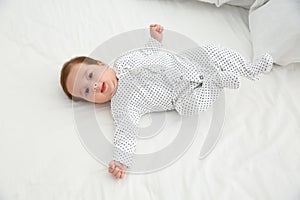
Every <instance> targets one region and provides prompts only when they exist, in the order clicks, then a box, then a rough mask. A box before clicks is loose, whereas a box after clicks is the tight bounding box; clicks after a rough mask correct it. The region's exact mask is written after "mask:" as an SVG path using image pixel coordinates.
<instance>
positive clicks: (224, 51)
mask: <svg viewBox="0 0 300 200" xmlns="http://www.w3.org/2000/svg"><path fill="white" fill-rule="evenodd" d="M204 48H205V49H206V51H207V52H208V54H209V55H210V57H211V58H212V62H214V64H215V66H216V67H217V68H219V69H220V70H221V71H229V72H233V73H235V74H237V75H240V76H244V77H246V78H249V79H252V80H253V79H254V80H255V79H258V76H259V75H260V74H261V73H264V72H268V71H270V70H271V68H272V66H273V59H272V56H271V55H269V54H268V53H266V54H264V55H263V56H262V57H261V58H260V59H259V60H257V61H256V62H255V63H251V62H249V61H248V60H247V59H245V58H244V57H243V56H242V55H241V54H239V53H238V52H235V51H233V50H232V49H230V48H226V47H223V46H220V45H206V46H204Z"/></svg>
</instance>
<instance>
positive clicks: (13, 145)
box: [0, 0, 300, 200]
mask: <svg viewBox="0 0 300 200" xmlns="http://www.w3.org/2000/svg"><path fill="white" fill-rule="evenodd" d="M247 17H248V11H247V10H245V9H243V8H238V7H231V6H227V5H224V6H222V7H220V8H216V7H214V6H213V5H209V4H204V3H201V2H197V1H171V0H167V1H156V0H155V1H147V0H143V1H142V0H127V1H122V0H102V1H84V2H83V1H79V0H76V1H58V0H56V1H47V0H46V1H42V2H41V1H37V0H30V1H26V2H25V1H1V2H0V24H1V29H0V30H1V31H0V44H1V47H0V54H1V58H2V59H1V67H0V74H1V79H0V83H1V104H0V109H1V115H0V158H1V164H0V199H1V200H2V199H3V200H11V199H26V200H27V199H30V200H35V199H36V200H41V199H42V200H46V199H63V200H66V199H72V200H74V199H145V200H146V199H243V200H247V199H249V200H250V199H255V200H259V199H261V200H266V199H272V200H283V199H284V200H298V199H300V192H299V191H300V174H299V171H300V160H299V156H300V147H299V142H300V136H299V132H300V125H299V119H300V104H299V103H298V102H299V100H300V90H299V88H298V87H299V85H300V79H299V77H300V66H297V65H296V64H294V65H290V66H288V67H285V68H281V67H278V66H275V67H274V69H273V70H272V71H271V72H270V73H269V74H268V75H267V76H263V77H262V78H261V80H259V81H257V82H252V81H248V80H246V79H243V82H242V87H241V88H240V89H239V90H235V91H233V90H226V118H225V123H224V127H223V136H222V138H221V139H220V141H219V142H218V144H217V146H216V148H215V149H214V151H213V152H212V153H211V154H210V155H209V156H208V157H206V158H205V159H203V160H199V159H198V156H199V151H200V146H201V144H202V142H203V139H204V136H205V129H203V130H204V131H202V132H199V137H197V139H196V140H195V142H194V143H193V144H192V146H191V147H190V149H189V150H188V151H187V152H186V153H185V154H184V156H183V157H182V158H181V159H179V160H178V161H177V162H175V163H174V164H173V165H171V166H170V167H167V168H165V169H163V170H160V171H158V172H155V173H149V174H142V175H133V174H129V175H127V176H126V178H125V179H123V180H116V179H114V178H113V177H112V176H111V175H110V174H109V173H108V172H107V167H106V166H103V165H102V164H100V163H99V162H97V161H96V160H95V159H94V158H93V157H92V156H91V155H90V154H89V153H88V152H87V151H86V150H85V148H84V147H83V145H82V144H81V142H80V139H79V138H78V136H77V133H76V124H75V123H74V119H73V109H72V104H71V102H70V101H69V100H68V99H67V98H66V96H65V95H64V94H63V92H62V89H61V87H60V85H59V73H60V69H61V65H62V64H63V63H64V62H65V61H66V60H68V59H70V58H71V57H73V56H78V55H89V54H90V53H91V52H92V51H93V50H94V49H95V48H96V47H97V46H98V45H100V44H101V43H102V42H104V41H106V40H108V39H109V38H110V37H112V36H115V35H117V34H120V33H122V32H125V31H129V30H133V29H138V28H145V27H147V26H148V25H149V24H150V23H159V24H162V25H164V27H165V28H166V29H170V30H173V31H177V32H179V33H182V34H184V35H186V36H188V37H190V38H192V39H193V40H194V41H196V42H198V43H199V44H203V43H208V42H212V43H219V44H222V45H224V46H227V47H230V48H232V49H235V50H236V51H239V52H240V53H241V54H242V55H244V56H245V57H247V58H248V59H252V43H251V39H250V33H249V29H248V22H247ZM207 114H209V113H207ZM106 115H107V117H109V114H108V113H106ZM100 117H101V116H100ZM100 119H108V118H100ZM205 119H208V118H205ZM108 121H109V120H108ZM204 122H205V121H204ZM108 126H109V124H108ZM170 126H171V125H170ZM107 128H111V129H113V127H112V126H109V127H107ZM169 134H171V133H169ZM108 137H112V135H111V136H108ZM170 137H171V135H170ZM162 138H163V140H162V141H160V143H161V144H163V143H164V142H165V143H164V144H167V143H168V142H169V139H170V138H167V137H162ZM150 150H155V149H150Z"/></svg>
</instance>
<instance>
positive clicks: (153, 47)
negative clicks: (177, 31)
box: [140, 37, 163, 56]
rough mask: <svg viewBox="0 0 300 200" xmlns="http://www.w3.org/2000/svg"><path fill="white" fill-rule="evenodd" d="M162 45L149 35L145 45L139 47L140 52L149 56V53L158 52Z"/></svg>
mask: <svg viewBox="0 0 300 200" xmlns="http://www.w3.org/2000/svg"><path fill="white" fill-rule="evenodd" d="M162 46H163V45H162V43H160V42H159V41H157V40H156V39H154V38H153V37H150V38H149V40H148V42H147V43H146V44H145V46H144V47H143V48H141V49H140V52H141V53H142V54H144V55H145V56H149V55H151V54H154V53H157V52H159V50H160V49H161V48H162Z"/></svg>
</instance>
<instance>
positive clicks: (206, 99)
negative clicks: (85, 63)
mask: <svg viewBox="0 0 300 200" xmlns="http://www.w3.org/2000/svg"><path fill="white" fill-rule="evenodd" d="M272 65H273V60H272V57H271V56H270V55H269V54H267V53H266V54H264V55H263V56H262V58H261V59H260V60H258V61H257V62H256V63H255V64H252V63H250V62H249V61H247V60H246V59H245V58H243V57H242V56H241V55H240V54H239V53H237V52H235V51H233V50H231V49H229V48H225V47H222V46H220V45H204V46H199V47H196V48H193V49H189V50H184V51H181V52H179V53H174V52H171V51H168V50H165V49H163V48H162V44H161V43H160V42H158V41H157V40H155V39H153V38H150V39H149V42H148V43H147V44H146V45H145V48H141V49H135V50H132V51H129V52H126V53H125V54H123V55H121V56H120V57H118V58H117V59H115V60H114V65H113V69H114V70H115V72H116V76H117V78H118V87H117V91H116V93H115V95H114V96H113V97H112V99H111V112H112V117H113V119H114V122H115V126H116V130H115V135H114V147H113V160H116V161H119V162H120V163H122V164H124V165H126V166H128V167H130V165H131V164H132V160H133V155H134V152H135V150H136V143H137V139H136V138H137V134H138V131H139V127H138V124H139V121H140V118H141V117H142V116H143V115H144V114H146V113H149V112H159V111H166V110H174V109H175V110H176V111H177V112H178V113H179V114H180V115H194V114H198V113H199V112H202V111H205V110H207V109H208V108H209V107H210V106H211V105H212V104H213V103H214V102H215V100H216V99H217V97H218V96H219V94H220V93H221V91H222V90H223V88H232V89H236V88H238V87H239V85H240V76H244V77H246V78H249V79H252V80H256V79H258V78H259V76H260V74H261V73H263V72H266V71H269V70H270V69H271V68H272Z"/></svg>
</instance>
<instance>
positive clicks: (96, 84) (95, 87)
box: [94, 82, 100, 92]
mask: <svg viewBox="0 0 300 200" xmlns="http://www.w3.org/2000/svg"><path fill="white" fill-rule="evenodd" d="M99 90H100V88H99V84H98V83H97V82H95V83H94V91H95V92H96V91H97V92H98V91H99Z"/></svg>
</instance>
